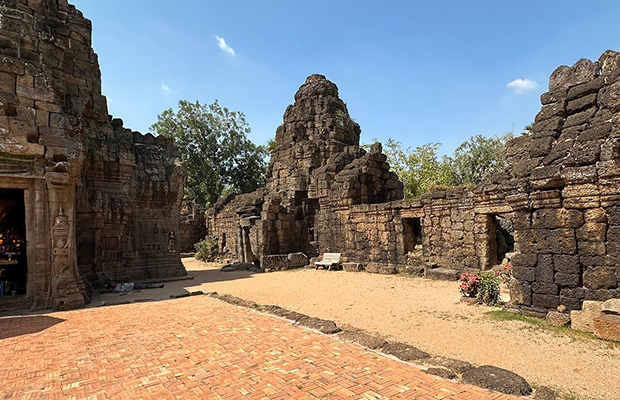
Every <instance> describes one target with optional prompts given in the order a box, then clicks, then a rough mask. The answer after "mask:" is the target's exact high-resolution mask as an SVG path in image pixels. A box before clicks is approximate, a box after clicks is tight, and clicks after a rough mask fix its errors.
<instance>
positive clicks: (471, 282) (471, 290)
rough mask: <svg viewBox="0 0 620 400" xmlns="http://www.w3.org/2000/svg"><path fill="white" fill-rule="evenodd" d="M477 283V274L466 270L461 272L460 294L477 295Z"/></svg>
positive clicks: (478, 279) (465, 295) (478, 277)
mask: <svg viewBox="0 0 620 400" xmlns="http://www.w3.org/2000/svg"><path fill="white" fill-rule="evenodd" d="M479 284H480V276H478V274H469V273H467V272H463V273H462V274H461V286H459V291H460V292H461V296H463V297H477V295H478V285H479Z"/></svg>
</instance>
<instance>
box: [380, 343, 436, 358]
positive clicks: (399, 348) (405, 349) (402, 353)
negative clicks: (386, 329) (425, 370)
mask: <svg viewBox="0 0 620 400" xmlns="http://www.w3.org/2000/svg"><path fill="white" fill-rule="evenodd" d="M382 351H383V352H384V353H385V354H389V355H392V356H394V357H396V358H398V359H400V360H403V361H416V360H422V359H425V358H429V357H430V355H429V354H428V353H425V352H423V351H422V350H420V349H418V348H417V347H415V346H411V345H408V344H406V343H388V344H387V345H386V346H384V347H383V350H382Z"/></svg>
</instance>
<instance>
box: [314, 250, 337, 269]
mask: <svg viewBox="0 0 620 400" xmlns="http://www.w3.org/2000/svg"><path fill="white" fill-rule="evenodd" d="M338 264H340V253H323V257H322V258H321V261H315V262H314V269H318V268H319V267H323V268H325V267H327V270H328V271H329V270H331V269H332V266H334V265H338Z"/></svg>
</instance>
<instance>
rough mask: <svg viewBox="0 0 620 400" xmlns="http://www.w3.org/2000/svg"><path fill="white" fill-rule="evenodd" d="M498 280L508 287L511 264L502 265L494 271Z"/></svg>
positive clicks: (510, 278) (510, 277) (510, 276)
mask: <svg viewBox="0 0 620 400" xmlns="http://www.w3.org/2000/svg"><path fill="white" fill-rule="evenodd" d="M495 275H497V277H498V278H499V280H500V282H501V283H502V284H503V285H505V286H506V287H507V288H508V287H510V281H511V280H512V264H510V263H508V264H506V265H504V266H503V267H502V268H501V269H500V270H499V271H497V272H496V273H495Z"/></svg>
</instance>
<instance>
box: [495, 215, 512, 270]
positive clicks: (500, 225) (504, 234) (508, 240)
mask: <svg viewBox="0 0 620 400" xmlns="http://www.w3.org/2000/svg"><path fill="white" fill-rule="evenodd" d="M513 233H514V228H513V226H512V221H511V220H510V219H509V218H507V217H506V216H504V215H496V216H495V240H496V242H497V257H496V258H497V263H498V264H501V263H502V261H503V260H504V258H505V257H506V254H508V253H512V252H513V251H514V250H515V238H514V236H513Z"/></svg>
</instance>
